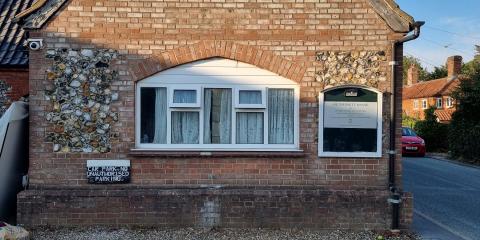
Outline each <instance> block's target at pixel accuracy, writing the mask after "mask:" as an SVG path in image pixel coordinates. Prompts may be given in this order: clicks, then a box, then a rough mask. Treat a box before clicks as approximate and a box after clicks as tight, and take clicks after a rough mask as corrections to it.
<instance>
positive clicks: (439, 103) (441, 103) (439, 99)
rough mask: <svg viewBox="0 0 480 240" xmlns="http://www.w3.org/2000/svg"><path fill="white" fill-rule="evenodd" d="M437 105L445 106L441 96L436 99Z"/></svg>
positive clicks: (439, 106)
mask: <svg viewBox="0 0 480 240" xmlns="http://www.w3.org/2000/svg"><path fill="white" fill-rule="evenodd" d="M435 106H436V107H437V108H442V107H443V99H442V98H441V97H439V98H437V99H435Z"/></svg>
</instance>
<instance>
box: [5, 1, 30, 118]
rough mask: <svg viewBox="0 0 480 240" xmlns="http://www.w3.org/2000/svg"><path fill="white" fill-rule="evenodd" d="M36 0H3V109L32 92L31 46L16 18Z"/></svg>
mask: <svg viewBox="0 0 480 240" xmlns="http://www.w3.org/2000/svg"><path fill="white" fill-rule="evenodd" d="M33 2H34V0H2V1H0V108H1V109H0V110H2V112H3V111H4V110H5V109H6V108H7V107H8V105H9V104H10V102H12V101H17V100H19V99H20V98H21V97H23V96H25V95H28V49H27V47H26V41H27V35H26V34H25V30H24V29H23V28H22V27H21V26H20V25H18V24H17V23H15V22H14V21H13V18H14V17H15V15H17V14H18V13H20V12H22V11H24V10H25V9H27V8H28V7H30V6H31V5H32V3H33Z"/></svg>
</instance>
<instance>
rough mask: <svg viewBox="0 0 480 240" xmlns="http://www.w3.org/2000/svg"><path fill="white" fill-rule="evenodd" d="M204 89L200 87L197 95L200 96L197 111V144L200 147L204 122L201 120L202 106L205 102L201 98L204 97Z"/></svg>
mask: <svg viewBox="0 0 480 240" xmlns="http://www.w3.org/2000/svg"><path fill="white" fill-rule="evenodd" d="M204 91H205V90H204V88H203V87H201V88H200V92H198V95H200V109H199V110H198V111H199V113H198V117H199V118H200V119H198V124H199V126H198V128H199V131H198V143H199V144H200V145H203V130H204V127H203V126H204V125H203V122H204V120H205V119H204V118H203V114H204V112H205V111H204V105H205V101H204V99H203V96H204Z"/></svg>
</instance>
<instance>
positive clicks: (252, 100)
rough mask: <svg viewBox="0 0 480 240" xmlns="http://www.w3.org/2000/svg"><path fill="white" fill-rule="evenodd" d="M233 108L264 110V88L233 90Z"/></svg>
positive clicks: (238, 88)
mask: <svg viewBox="0 0 480 240" xmlns="http://www.w3.org/2000/svg"><path fill="white" fill-rule="evenodd" d="M235 107H237V108H265V107H266V94H265V88H259V87H241V88H240V87H237V88H235Z"/></svg>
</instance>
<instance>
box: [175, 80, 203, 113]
mask: <svg viewBox="0 0 480 240" xmlns="http://www.w3.org/2000/svg"><path fill="white" fill-rule="evenodd" d="M182 85H183V84H182ZM175 90H187V91H188V90H190V91H191V90H194V91H195V92H196V93H197V94H196V96H195V97H196V102H195V103H175V102H173V98H174V94H175ZM201 90H202V89H201V87H200V85H190V84H184V85H183V86H178V87H171V88H167V92H168V94H167V98H168V106H167V107H168V108H200V107H201V103H200V101H201V99H202V93H201Z"/></svg>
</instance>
